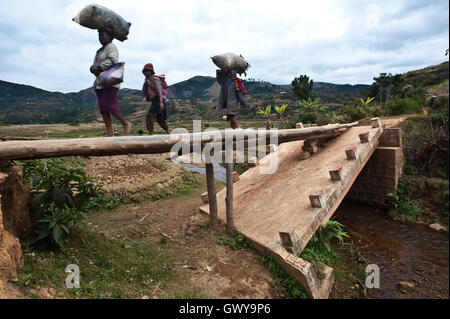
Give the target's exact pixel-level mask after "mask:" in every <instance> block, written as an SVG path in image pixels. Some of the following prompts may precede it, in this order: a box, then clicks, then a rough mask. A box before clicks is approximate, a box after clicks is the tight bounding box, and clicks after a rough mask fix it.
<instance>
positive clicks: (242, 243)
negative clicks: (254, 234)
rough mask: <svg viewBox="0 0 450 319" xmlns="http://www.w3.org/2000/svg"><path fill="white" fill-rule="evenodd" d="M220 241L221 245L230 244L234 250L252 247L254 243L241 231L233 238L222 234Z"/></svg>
mask: <svg viewBox="0 0 450 319" xmlns="http://www.w3.org/2000/svg"><path fill="white" fill-rule="evenodd" d="M218 243H219V244H220V245H224V246H229V247H231V248H232V249H234V250H239V249H244V248H251V247H252V244H251V243H250V242H249V241H248V240H247V239H246V238H245V237H244V236H243V235H242V234H241V233H238V234H236V236H234V237H233V238H231V237H229V236H226V235H225V236H222V237H220V239H219V241H218Z"/></svg>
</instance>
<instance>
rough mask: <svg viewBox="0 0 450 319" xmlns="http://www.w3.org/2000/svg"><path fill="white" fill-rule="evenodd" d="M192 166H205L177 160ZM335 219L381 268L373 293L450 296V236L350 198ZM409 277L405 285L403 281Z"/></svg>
mask: <svg viewBox="0 0 450 319" xmlns="http://www.w3.org/2000/svg"><path fill="white" fill-rule="evenodd" d="M175 163H176V164H177V165H180V166H182V167H184V168H186V169H188V170H189V171H192V172H196V173H200V174H203V175H204V174H205V169H204V168H199V167H197V166H194V165H190V164H183V163H179V162H175ZM213 166H214V175H215V179H217V180H218V181H221V182H224V183H225V182H226V170H225V168H224V167H222V166H221V165H219V164H218V163H217V162H213ZM333 219H334V220H337V221H339V222H340V223H341V224H343V225H344V229H343V230H344V231H346V232H347V233H348V234H349V235H350V236H351V239H352V240H353V243H354V244H355V245H356V246H357V248H358V251H360V252H361V253H362V255H363V257H364V258H365V259H367V262H368V263H369V264H376V265H378V267H379V269H380V288H372V289H370V290H371V291H370V294H369V295H370V298H376V299H406V298H408V299H410V298H420V299H425V298H427V299H428V298H432V299H448V298H449V238H448V235H445V234H443V233H439V232H436V231H434V230H432V229H430V228H429V227H428V226H426V225H418V224H403V223H400V222H396V221H393V220H392V219H391V218H390V217H389V215H388V210H387V209H381V208H377V207H372V206H368V205H364V204H360V203H356V202H353V201H350V200H344V201H343V202H342V203H341V205H340V206H339V208H338V209H337V211H336V213H335V214H334V218H333ZM400 282H406V283H407V285H408V286H407V287H405V284H403V286H401V285H402V284H399V283H400Z"/></svg>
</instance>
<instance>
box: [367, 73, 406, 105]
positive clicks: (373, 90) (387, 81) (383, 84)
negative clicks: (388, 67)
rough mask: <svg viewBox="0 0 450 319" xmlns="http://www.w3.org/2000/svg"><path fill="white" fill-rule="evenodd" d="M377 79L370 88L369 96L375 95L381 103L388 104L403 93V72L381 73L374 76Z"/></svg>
mask: <svg viewBox="0 0 450 319" xmlns="http://www.w3.org/2000/svg"><path fill="white" fill-rule="evenodd" d="M373 80H374V81H375V82H374V83H373V84H372V85H371V86H370V88H369V94H368V95H369V96H374V97H375V98H376V99H377V100H378V101H379V102H380V103H383V102H384V105H385V106H386V104H387V103H388V102H389V101H390V100H391V99H392V98H394V97H395V96H399V95H401V93H402V87H403V84H404V79H403V76H402V75H401V74H396V75H392V74H391V73H380V76H379V77H377V78H376V77H374V78H373Z"/></svg>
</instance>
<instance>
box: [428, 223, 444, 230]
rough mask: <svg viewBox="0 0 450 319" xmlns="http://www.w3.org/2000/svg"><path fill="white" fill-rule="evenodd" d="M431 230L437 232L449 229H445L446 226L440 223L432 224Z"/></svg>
mask: <svg viewBox="0 0 450 319" xmlns="http://www.w3.org/2000/svg"><path fill="white" fill-rule="evenodd" d="M430 228H431V229H434V230H435V231H446V230H447V228H445V227H444V226H442V225H441V224H439V223H434V224H431V225H430Z"/></svg>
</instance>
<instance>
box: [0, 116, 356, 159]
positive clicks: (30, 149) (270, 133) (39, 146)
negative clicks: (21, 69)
mask: <svg viewBox="0 0 450 319" xmlns="http://www.w3.org/2000/svg"><path fill="white" fill-rule="evenodd" d="M357 125H358V122H354V123H348V124H330V125H326V126H320V127H309V128H302V129H287V130H251V129H248V130H242V129H237V130H223V131H204V132H197V133H184V134H171V135H152V136H121V137H99V138H97V137H95V138H73V139H48V140H34V141H4V142H0V161H1V160H27V159H38V158H50V157H63V156H109V155H123V154H155V153H166V152H170V151H172V148H173V147H174V146H175V145H177V144H178V145H179V146H180V148H181V150H182V153H183V154H189V153H190V152H192V151H193V150H195V148H196V147H197V148H198V149H199V150H200V149H201V148H203V147H204V146H205V145H207V144H208V143H210V146H212V147H213V146H214V145H221V146H222V148H225V142H226V141H227V140H233V141H234V142H236V141H238V140H242V141H247V143H248V142H249V141H252V140H255V142H257V144H258V141H260V142H259V143H263V142H264V143H266V145H268V144H270V141H271V140H272V141H273V140H277V141H278V144H281V143H285V142H291V141H296V140H307V139H313V138H327V137H328V138H329V137H333V136H337V135H339V134H340V133H341V131H342V130H343V129H346V128H349V127H352V126H357ZM246 145H247V144H246ZM198 146H200V147H198ZM180 155H181V154H180Z"/></svg>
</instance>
